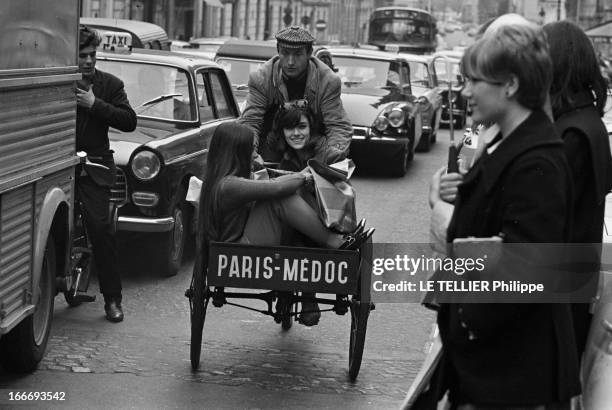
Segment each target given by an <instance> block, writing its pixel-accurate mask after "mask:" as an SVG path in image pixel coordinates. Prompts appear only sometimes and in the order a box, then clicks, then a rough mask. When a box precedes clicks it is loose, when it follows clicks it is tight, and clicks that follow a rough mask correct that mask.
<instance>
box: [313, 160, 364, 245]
mask: <svg viewBox="0 0 612 410" xmlns="http://www.w3.org/2000/svg"><path fill="white" fill-rule="evenodd" d="M334 165H335V164H334ZM347 165H348V167H347V168H346V171H345V170H344V169H343V167H340V169H337V168H336V167H333V165H332V166H330V165H326V164H324V163H322V162H320V161H317V160H314V159H311V160H309V161H308V167H309V169H310V172H311V173H312V176H313V180H314V191H315V195H316V199H317V206H318V208H319V216H320V218H321V220H322V221H323V224H324V225H325V226H327V227H328V228H331V229H335V230H336V231H338V232H342V233H346V232H352V231H354V230H355V228H356V226H357V212H356V209H355V190H354V189H353V187H352V186H351V184H350V183H349V182H348V178H349V176H350V174H351V173H352V171H353V169H354V168H355V165H354V164H353V163H352V161H350V160H348V162H347Z"/></svg>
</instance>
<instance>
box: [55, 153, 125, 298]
mask: <svg viewBox="0 0 612 410" xmlns="http://www.w3.org/2000/svg"><path fill="white" fill-rule="evenodd" d="M77 156H78V157H79V158H80V159H81V166H80V167H77V170H78V171H77V172H80V175H85V174H89V175H92V173H93V174H95V173H96V172H108V171H109V168H108V167H107V166H105V165H101V164H97V163H94V162H91V161H89V160H88V158H87V153H85V152H83V151H80V152H77ZM73 215H74V216H73V221H74V224H73V231H72V250H71V253H70V275H68V276H67V277H66V278H65V282H66V283H65V286H63V289H65V290H64V291H63V293H64V299H65V300H66V303H68V305H69V306H71V307H76V306H79V305H81V304H82V303H84V302H86V303H89V302H94V301H95V300H96V296H95V295H88V294H87V290H88V288H89V281H90V277H91V270H92V263H91V262H92V261H93V250H92V244H91V239H90V238H89V235H88V234H87V229H86V226H85V216H84V214H83V202H82V201H81V200H80V199H78V198H75V200H74V214H73ZM110 215H111V218H112V221H116V220H117V206H116V204H115V203H114V202H113V201H112V200H111V203H110ZM115 225H116V223H113V224H111V226H112V227H113V226H115Z"/></svg>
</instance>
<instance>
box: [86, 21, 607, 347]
mask: <svg viewBox="0 0 612 410" xmlns="http://www.w3.org/2000/svg"><path fill="white" fill-rule="evenodd" d="M101 20H102V19H98V20H96V19H82V21H81V22H82V23H84V24H89V25H91V26H93V27H97V28H99V29H101V30H115V31H124V32H130V34H131V35H132V38H133V40H132V44H133V46H134V48H133V49H132V50H131V52H128V53H125V52H122V53H116V52H112V53H111V52H109V50H110V49H111V48H112V47H109V48H108V49H106V51H101V52H99V53H98V67H99V68H100V69H102V70H104V71H107V72H110V73H113V74H115V75H117V76H118V77H119V78H121V79H122V80H123V81H124V84H125V88H126V91H127V94H128V96H129V99H130V102H131V104H132V106H133V107H134V109H135V110H136V113H137V115H138V127H137V129H136V130H135V131H134V132H120V131H117V130H111V132H110V135H109V136H110V139H111V148H112V149H113V150H114V151H115V154H114V155H115V161H116V163H117V165H118V168H119V171H118V182H117V184H116V185H115V187H114V188H113V196H114V198H115V202H117V203H118V204H119V205H121V208H120V211H119V216H118V224H117V226H118V230H119V231H136V232H145V233H147V235H154V236H156V238H155V240H154V241H151V244H152V246H154V247H155V248H156V249H153V250H152V251H151V252H149V253H148V254H149V255H151V257H152V258H155V261H154V263H153V266H155V267H156V268H157V270H158V271H159V273H160V274H162V275H166V276H169V275H173V274H176V273H177V272H178V269H179V267H180V263H181V259H182V255H183V250H184V248H185V244H186V242H187V239H188V236H189V233H190V232H191V231H192V229H193V227H194V224H195V215H196V212H195V209H194V207H193V205H192V204H191V203H189V202H187V201H186V192H187V189H188V185H189V181H190V179H191V177H197V178H199V179H203V178H204V166H205V163H206V157H207V152H208V149H207V148H208V144H209V141H210V138H211V136H212V133H213V132H214V130H215V128H216V127H217V126H218V125H219V124H221V123H222V122H224V121H230V120H234V119H236V118H238V116H239V115H240V110H241V107H243V105H244V102H245V99H246V96H247V94H248V78H249V74H250V73H252V72H254V71H256V70H257V69H258V68H259V67H260V66H261V65H262V64H263V63H264V62H265V61H267V60H268V59H269V58H271V57H273V56H274V55H276V44H275V42H274V41H250V40H239V39H226V38H223V39H214V40H212V41H211V40H210V39H194V40H191V41H190V42H179V41H170V40H168V39H167V36H166V35H165V32H163V30H162V32H160V31H159V30H157V29H156V28H154V27H150V25H149V26H148V25H147V24H149V23H144V24H142V25H139V24H133V23H134V22H129V23H125V25H122V22H121V21H119V20H112V21H110V22H104V21H101ZM104 23H108V24H107V25H105V24H104ZM170 48H172V50H173V51H165V50H169V49H170ZM329 51H330V53H331V54H332V56H333V62H334V65H335V66H336V68H337V74H338V76H340V78H341V81H342V91H341V98H342V101H343V105H344V107H345V110H346V111H347V114H348V115H349V118H350V120H351V122H352V124H353V128H354V136H353V141H352V144H351V156H352V158H353V159H354V160H355V162H356V163H357V164H359V163H360V161H363V162H368V161H373V162H375V163H376V164H377V166H378V167H385V168H384V171H386V172H387V173H389V174H391V175H395V176H403V175H404V174H405V173H406V172H407V169H408V164H409V162H410V161H411V160H412V159H413V158H414V153H415V151H417V150H422V151H427V150H429V148H430V146H431V144H432V143H434V142H435V141H436V135H437V133H438V130H439V127H440V126H441V124H443V125H449V126H452V127H454V128H456V129H461V128H463V127H464V126H465V124H466V119H467V117H468V115H469V107H468V104H467V101H466V100H465V99H464V98H463V97H462V95H461V89H462V87H463V84H464V82H463V78H462V76H461V73H460V70H459V61H460V58H461V51H454V52H453V51H447V52H439V53H436V54H434V55H428V56H423V55H411V54H404V53H389V52H382V51H375V50H369V49H367V48H353V47H341V46H336V47H330V48H329ZM450 102H452V104H450ZM610 104H611V105H612V96H611V101H610ZM451 108H452V109H451ZM611 113H612V109H610V110H609V111H608V114H607V116H606V117H605V118H604V121H605V122H606V126H607V127H608V131H609V132H610V135H611V136H612V116H611V115H612V114H611ZM608 202H610V203H611V204H610V205H611V206H608V207H607V208H606V226H605V232H604V241H605V242H612V239H611V238H612V229H610V226H611V225H612V222H611V221H612V211H610V209H611V208H612V198H608ZM605 306H612V305H605ZM605 306H604V307H605ZM602 311H603V312H604V313H601V312H602ZM606 312H607V311H605V309H603V310H600V313H601V314H600V315H599V316H597V318H598V320H600V321H602V316H601V315H604V316H605V315H607V316H609V315H610V313H609V312H607V313H606ZM604 322H605V321H602V323H604ZM605 323H606V324H608V325H609V323H610V322H605ZM609 326H612V325H609ZM609 331H610V332H612V327H610V330H609ZM606 340H608V339H606Z"/></svg>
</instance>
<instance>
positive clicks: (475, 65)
mask: <svg viewBox="0 0 612 410" xmlns="http://www.w3.org/2000/svg"><path fill="white" fill-rule="evenodd" d="M461 65H462V71H463V75H464V77H465V78H466V86H465V88H464V90H463V94H464V96H465V97H466V98H468V99H469V101H470V104H471V106H472V111H473V114H472V116H473V119H474V121H476V122H490V123H497V124H498V126H499V129H500V132H499V133H498V134H497V136H496V137H495V138H494V139H493V141H491V142H490V143H489V144H488V146H487V149H486V150H485V151H484V152H483V154H482V155H481V157H480V158H479V159H478V160H477V161H476V163H475V164H474V165H473V167H472V168H471V169H470V170H469V171H468V173H467V174H466V175H465V177H464V180H463V183H462V184H461V185H459V188H458V195H457V199H456V201H455V210H454V213H453V216H452V219H451V222H450V224H449V228H448V231H447V240H448V241H449V242H452V241H453V240H454V239H457V238H468V237H472V236H473V237H492V236H501V237H503V240H504V242H506V243H530V244H532V243H562V242H565V241H567V240H568V238H569V228H570V226H571V223H570V222H571V221H570V218H571V206H572V186H571V184H572V183H571V175H570V169H569V165H568V163H567V160H566V158H565V153H564V146H563V141H562V140H561V138H560V136H559V135H558V133H557V132H556V130H555V128H554V126H553V124H552V122H551V120H550V119H549V117H548V116H547V115H546V114H545V113H544V111H543V110H542V107H543V105H544V102H545V101H546V98H547V94H548V89H549V85H550V82H551V79H552V63H551V60H550V56H549V54H548V48H547V44H546V40H545V37H544V35H543V32H542V31H541V29H540V28H538V27H537V26H532V25H514V26H506V27H501V28H499V29H498V30H497V31H496V32H495V34H494V35H491V36H484V37H483V38H482V39H480V40H478V41H477V42H476V43H474V44H473V45H472V46H471V47H470V48H468V49H467V50H466V52H465V55H464V56H463V59H462V64H461ZM437 322H438V327H439V329H440V335H441V338H442V343H443V355H442V359H441V365H440V369H442V370H441V371H440V372H438V374H437V375H436V378H437V377H440V378H441V379H442V381H441V382H440V383H439V386H441V388H440V389H439V391H440V392H441V393H443V392H444V391H446V389H448V390H449V399H450V401H451V403H452V404H453V406H455V407H456V408H458V409H485V408H486V409H491V408H514V407H520V408H521V409H531V408H533V409H535V408H538V409H540V408H542V409H552V408H555V409H557V408H568V409H569V403H570V400H571V398H572V397H573V396H575V395H577V394H579V393H580V383H579V378H578V358H577V354H576V347H575V342H574V337H573V328H572V319H571V311H570V306H569V304H566V303H555V304H544V303H538V304H531V303H514V304H510V303H506V304H503V303H497V304H478V303H450V304H442V305H441V307H440V309H439V311H438V319H437Z"/></svg>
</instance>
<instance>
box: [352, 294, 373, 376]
mask: <svg viewBox="0 0 612 410" xmlns="http://www.w3.org/2000/svg"><path fill="white" fill-rule="evenodd" d="M369 315H370V304H369V303H361V302H360V301H359V300H356V299H354V298H353V299H352V300H351V338H350V342H349V378H350V379H351V381H355V379H357V375H358V374H359V369H360V368H361V359H362V357H363V347H364V345H365V336H366V328H367V326H368V316H369Z"/></svg>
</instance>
